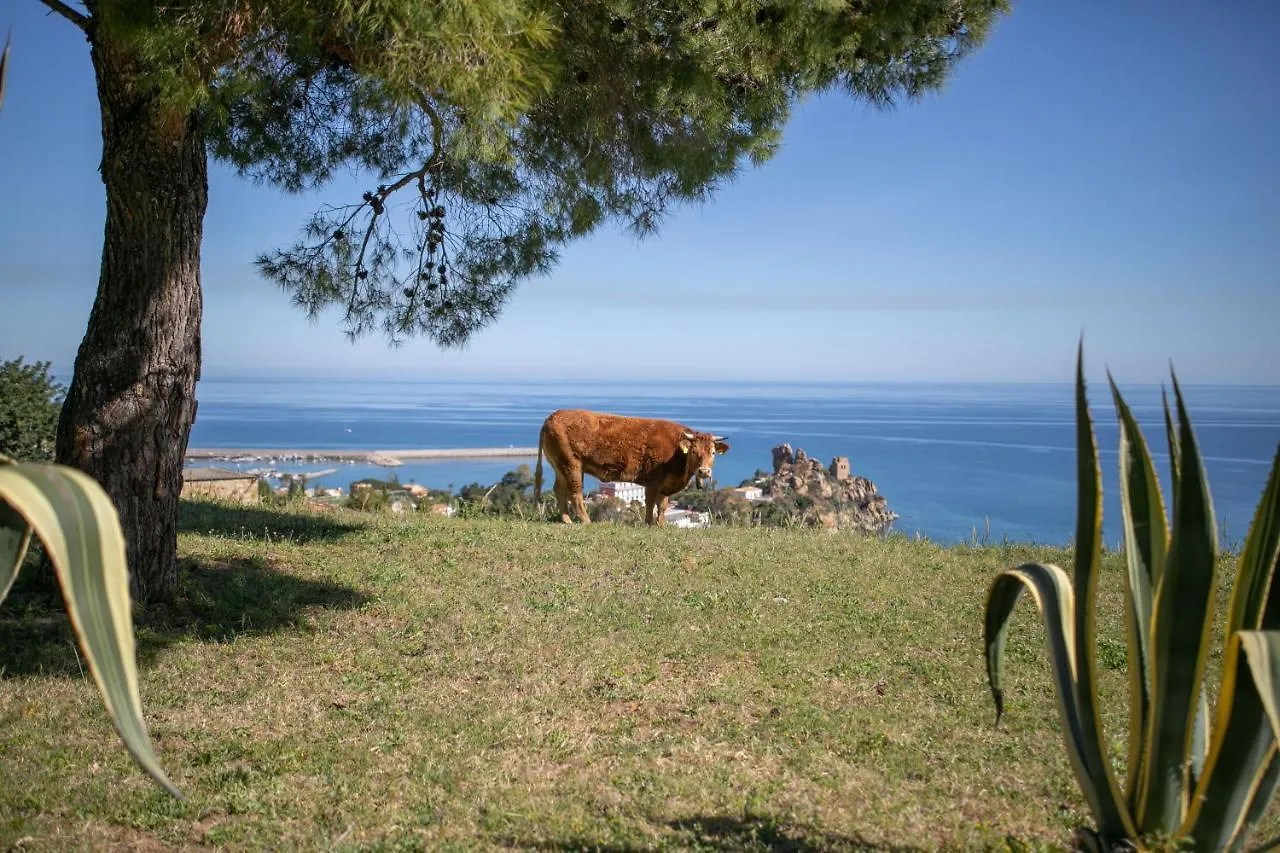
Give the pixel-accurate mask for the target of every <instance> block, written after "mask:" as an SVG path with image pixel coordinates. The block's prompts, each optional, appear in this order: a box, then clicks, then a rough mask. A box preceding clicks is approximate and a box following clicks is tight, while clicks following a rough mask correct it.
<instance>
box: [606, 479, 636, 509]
mask: <svg viewBox="0 0 1280 853" xmlns="http://www.w3.org/2000/svg"><path fill="white" fill-rule="evenodd" d="M600 495H601V497H609V498H617V499H618V500H620V501H622V502H623V503H624V504H629V503H631V502H632V501H640V503H644V486H642V485H640V484H639V483H624V482H620V481H617V480H613V481H610V482H607V483H601V484H600Z"/></svg>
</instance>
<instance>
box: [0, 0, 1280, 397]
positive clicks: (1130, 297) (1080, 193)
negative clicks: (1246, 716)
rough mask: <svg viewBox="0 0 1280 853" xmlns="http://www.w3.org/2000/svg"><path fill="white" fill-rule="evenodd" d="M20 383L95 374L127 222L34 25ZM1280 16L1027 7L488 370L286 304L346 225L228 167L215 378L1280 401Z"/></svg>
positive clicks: (567, 262) (572, 270) (73, 58)
mask: <svg viewBox="0 0 1280 853" xmlns="http://www.w3.org/2000/svg"><path fill="white" fill-rule="evenodd" d="M10 28H11V29H12V33H13V40H14V46H13V52H12V57H11V64H12V67H11V71H10V81H9V87H8V93H7V98H6V102H5V105H4V109H3V112H0V188H2V189H3V198H4V204H3V205H2V206H0V358H11V357H14V356H17V355H25V356H27V357H28V358H29V359H36V358H38V359H48V360H52V361H53V362H54V368H55V370H56V371H57V372H58V373H60V374H65V373H68V372H69V371H70V369H71V365H72V362H73V359H74V357H75V351H76V347H77V346H78V344H79V341H80V337H81V335H82V334H83V331H84V328H85V324H86V322H87V320H88V315H89V310H90V308H91V306H92V303H93V296H94V291H95V288H96V286H97V273H98V262H99V253H100V250H101V240H102V223H103V217H104V204H103V191H102V185H101V182H100V180H99V177H98V173H97V162H98V157H99V153H100V141H101V140H100V136H99V129H98V123H97V122H98V116H97V112H96V101H95V97H94V91H93V76H92V70H91V68H90V66H89V59H88V52H87V48H86V45H85V43H84V41H83V38H81V37H80V34H79V33H78V31H77V30H75V29H74V28H73V27H71V26H70V25H69V24H68V23H67V22H66V21H64V20H62V19H60V18H57V17H52V16H48V15H46V14H45V13H44V7H43V6H41V5H40V4H39V3H38V2H37V0H7V2H5V3H4V4H3V8H2V9H0V29H10ZM1277 30H1280V4H1278V3H1274V2H1271V0H1239V2H1232V3H1224V4H1220V5H1214V6H1209V5H1206V4H1203V3H1190V2H1156V0H1141V2H1130V3H1113V2H1103V0H1090V2H1085V1H1084V0H1076V2H1027V0H1022V2H1019V3H1017V4H1016V6H1015V9H1014V13H1013V14H1012V15H1011V16H1010V17H1008V18H1006V19H1005V20H1004V21H1002V22H1001V24H1000V25H999V26H998V27H997V29H996V31H995V33H994V34H993V36H992V38H991V39H990V41H989V42H988V44H987V45H986V46H985V47H984V48H983V49H982V50H981V51H980V52H979V53H978V54H976V55H974V56H973V57H971V58H970V59H969V60H968V61H967V62H966V63H965V64H964V65H962V66H961V68H960V69H959V70H958V72H957V73H956V75H955V76H954V77H953V79H952V80H951V81H950V83H949V84H948V86H947V87H946V88H945V89H944V90H943V91H941V92H938V93H935V94H932V95H930V96H928V97H926V98H925V99H924V100H922V101H920V102H918V103H912V104H906V105H903V106H900V107H899V108H897V109H895V110H892V111H888V112H881V111H876V110H873V109H871V108H869V107H866V106H863V105H860V104H856V103H853V102H851V101H850V100H848V99H847V98H844V97H841V96H835V95H832V96H827V97H823V98H820V99H815V100H812V101H810V102H807V103H805V104H803V105H801V106H800V107H799V109H797V111H796V114H795V117H794V119H793V121H792V122H791V124H790V125H789V127H788V129H787V133H786V135H785V137H784V141H783V145H782V149H781V152H780V153H779V155H778V156H777V157H776V158H774V159H773V160H772V161H770V162H769V163H768V164H766V165H765V166H764V167H762V168H758V169H749V170H747V171H744V172H743V173H742V174H741V175H740V176H739V177H738V178H737V179H736V180H735V181H734V182H733V183H732V184H731V185H729V186H727V187H725V188H724V189H723V190H722V191H720V192H719V193H718V194H717V195H716V196H715V198H714V199H713V200H712V201H711V202H709V203H707V204H705V205H701V206H697V207H689V208H685V209H682V210H680V211H678V212H677V213H676V214H675V215H673V216H671V217H670V218H669V219H668V220H667V221H666V222H665V223H664V225H663V226H662V228H661V230H660V232H659V233H658V234H657V235H656V236H653V237H650V238H647V239H645V240H637V239H636V238H634V237H632V236H631V235H629V234H628V233H626V232H624V231H621V230H620V229H615V228H606V229H604V230H602V231H600V232H598V233H597V234H595V235H593V236H592V237H590V238H588V239H586V240H583V241H581V242H579V243H576V244H573V245H571V246H569V247H568V248H567V249H566V250H565V251H564V253H563V258H562V262H561V263H560V265H559V266H558V267H557V269H556V270H555V271H554V272H553V273H552V274H551V275H549V276H547V277H545V278H541V279H535V280H531V281H528V282H526V283H525V284H524V285H523V287H522V288H521V289H520V291H519V292H518V293H517V294H516V296H515V297H514V298H513V299H512V301H511V302H510V303H509V304H508V307H507V309H506V311H505V313H504V315H503V317H502V318H501V319H500V320H499V322H498V323H496V324H495V325H494V326H492V327H490V328H489V329H487V330H485V331H484V332H482V333H481V334H480V335H478V336H477V337H476V338H475V339H474V340H473V342H472V343H471V345H470V346H469V347H467V348H466V349H464V350H461V351H452V352H441V351H439V350H438V349H436V348H435V347H433V346H431V345H430V344H428V343H426V342H415V343H411V344H409V345H407V346H405V347H402V348H400V349H396V350H392V349H389V348H388V347H387V346H386V345H385V343H384V342H383V340H382V339H381V338H379V337H377V336H374V337H370V338H369V339H367V340H363V341H361V342H360V343H358V344H356V345H354V346H353V345H351V344H348V343H347V342H346V340H345V339H344V338H343V336H342V334H341V330H340V328H339V324H338V318H337V317H336V316H325V317H322V318H321V319H320V321H319V322H318V323H316V324H310V323H308V321H307V320H306V318H305V316H304V315H303V314H301V313H300V312H298V311H297V310H296V309H294V308H293V307H292V306H291V305H290V303H289V298H288V297H287V295H285V294H284V293H282V292H281V291H279V290H277V289H276V288H275V287H274V286H272V285H270V284H268V283H266V282H264V281H263V280H261V279H259V278H258V277H257V275H256V273H255V272H254V269H253V265H252V261H253V258H254V256H255V255H256V254H257V253H258V252H260V251H263V250H266V249H270V248H272V247H276V246H280V245H285V244H288V243H291V242H292V240H293V239H294V237H295V235H296V233H297V229H298V228H299V227H300V226H301V225H302V223H303V222H304V221H305V219H306V217H307V215H308V213H309V212H310V211H311V210H312V209H314V208H315V207H316V206H317V205H318V204H319V203H321V202H323V201H329V200H333V201H341V200H347V199H351V198H353V197H358V195H359V192H360V190H362V189H364V188H365V187H368V186H372V185H373V184H374V183H376V180H374V179H367V180H365V179H356V178H354V177H351V178H346V177H344V178H343V179H342V180H341V181H339V182H337V183H335V184H333V185H331V186H329V187H327V188H325V189H323V190H321V191H319V192H317V193H314V194H311V195H308V196H301V197H299V196H285V195H283V194H281V193H280V192H278V191H276V190H274V189H271V188H269V187H261V186H255V185H253V184H251V183H249V182H247V181H244V180H241V179H239V178H237V177H235V175H234V174H232V173H231V172H230V171H229V170H228V169H226V168H225V167H222V166H220V165H217V164H215V165H214V166H213V167H212V171H211V175H210V204H209V212H208V217H207V219H206V223H205V242H204V256H203V275H204V284H205V322H204V331H203V334H204V345H205V351H204V365H205V368H204V369H205V375H206V376H226V375H246V374H249V375H259V374H266V375H291V374H302V375H351V374H378V375H395V376H400V377H403V378H415V377H422V378H431V377H462V376H485V377H525V376H528V377H541V378H578V377H590V378H604V379H608V378H647V377H677V376H681V377H691V378H693V377H701V378H735V379H753V378H758V379H785V378H788V377H795V378H806V379H848V380H941V381H949V380H958V381H965V380H993V381H1004V380H1013V381H1037V380H1066V379H1069V378H1070V376H1071V370H1072V366H1073V359H1074V347H1075V343H1076V339H1077V337H1078V335H1079V334H1080V333H1081V331H1082V330H1083V332H1084V334H1085V339H1086V354H1087V358H1088V359H1089V363H1090V366H1091V369H1092V372H1094V373H1097V372H1098V371H1100V370H1101V369H1102V367H1103V365H1104V364H1106V365H1109V366H1110V367H1111V368H1112V370H1113V371H1114V372H1115V373H1116V375H1117V378H1119V379H1121V380H1122V381H1127V382H1148V381H1159V380H1161V379H1162V378H1164V376H1165V375H1166V374H1165V371H1166V368H1167V364H1168V362H1169V360H1170V359H1172V360H1173V362H1174V364H1175V366H1176V367H1177V369H1178V372H1179V376H1180V377H1181V378H1183V379H1184V380H1186V381H1189V382H1240V383H1263V384H1280V334H1277V333H1276V322H1277V318H1280V159H1277V157H1276V152H1277V151H1280V51H1278V50H1276V48H1275V43H1274V34H1275V32H1277Z"/></svg>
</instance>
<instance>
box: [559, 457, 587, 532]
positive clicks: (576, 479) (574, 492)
mask: <svg viewBox="0 0 1280 853" xmlns="http://www.w3.org/2000/svg"><path fill="white" fill-rule="evenodd" d="M564 481H565V491H567V492H568V493H569V501H570V502H571V503H572V504H573V508H574V510H576V511H577V513H578V520H579V521H581V522H582V523H583V524H590V523H591V516H589V515H587V502H586V501H584V500H583V499H582V466H581V465H565V469H564ZM564 520H565V521H568V520H569V514H568V512H566V513H565V518H564Z"/></svg>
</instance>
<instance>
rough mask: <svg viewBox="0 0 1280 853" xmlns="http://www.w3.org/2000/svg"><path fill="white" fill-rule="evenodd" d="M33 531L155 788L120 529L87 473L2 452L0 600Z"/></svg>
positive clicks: (123, 732) (119, 724)
mask: <svg viewBox="0 0 1280 853" xmlns="http://www.w3.org/2000/svg"><path fill="white" fill-rule="evenodd" d="M33 535H35V536H37V537H38V538H39V539H40V542H41V543H42V544H43V545H44V549H45V553H46V554H47V555H48V558H49V562H50V563H51V564H52V566H53V570H54V573H55V574H56V575H57V577H58V583H59V585H60V587H61V589H62V595H63V598H64V599H65V601H66V604H67V613H68V615H69V616H70V617H71V625H72V627H73V628H74V629H75V633H76V637H77V638H78V639H79V641H80V648H81V649H82V650H83V652H84V656H85V661H86V662H87V663H88V664H89V671H90V672H91V673H92V674H93V679H94V682H95V683H96V684H97V686H98V691H99V693H101V694H102V699H103V702H104V703H105V704H106V707H107V713H108V714H109V715H110V717H111V722H112V723H114V724H115V727H116V731H117V732H119V734H120V737H121V739H122V740H123V741H124V744H125V746H126V747H127V748H128V750H129V753H130V754H131V755H132V756H133V758H134V760H136V761H137V762H138V764H139V765H140V766H141V767H142V769H143V770H145V771H146V772H147V774H148V775H150V776H151V778H152V779H154V780H155V781H156V782H157V783H158V784H159V785H160V786H161V787H163V788H164V789H165V790H166V791H168V792H169V793H171V794H173V795H174V796H175V797H181V796H182V795H181V793H179V791H178V789H177V788H176V787H174V785H173V783H172V782H170V781H169V779H168V777H167V776H165V773H164V770H162V769H161V767H160V762H159V760H158V759H157V758H156V755H155V751H154V749H153V748H152V745H151V739H150V737H149V736H148V734H147V726H146V723H145V722H143V720H142V700H141V699H140V698H139V695H138V671H137V664H136V662H135V658H134V640H133V617H132V612H131V610H130V602H129V572H128V567H127V565H126V563H125V552H124V534H123V533H122V532H121V530H120V521H119V518H118V517H117V515H116V510H115V507H114V506H113V505H112V503H111V499H110V498H109V497H107V494H106V492H104V491H103V490H102V487H101V486H99V485H98V484H97V483H96V482H95V481H94V480H93V479H91V478H90V477H88V476H87V475H85V474H83V473H82V472H80V471H77V470H75V469H74V468H67V467H63V466H61V465H44V464H34V463H27V464H15V463H13V462H12V460H10V459H9V458H8V457H6V456H3V455H0V602H3V601H4V599H5V597H6V596H7V595H8V593H9V589H10V588H11V587H12V586H13V582H14V580H15V579H16V578H17V576H18V571H19V570H20V569H21V568H22V563H23V558H24V557H25V556H26V552H27V547H28V545H30V543H31V538H32V536H33Z"/></svg>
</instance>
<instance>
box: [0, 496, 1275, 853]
mask: <svg viewBox="0 0 1280 853" xmlns="http://www.w3.org/2000/svg"><path fill="white" fill-rule="evenodd" d="M182 527H183V533H182V538H181V543H180V546H181V551H182V554H183V556H184V561H185V573H184V580H183V584H184V595H183V600H182V601H181V602H180V603H179V605H178V606H176V607H174V608H171V609H168V610H166V611H163V612H160V611H151V612H146V613H142V614H140V624H139V629H138V634H139V655H140V660H141V667H142V692H143V702H144V707H145V710H146V716H147V720H148V722H149V724H150V726H151V730H152V734H153V735H154V737H155V739H156V741H157V746H158V749H159V752H160V757H161V761H162V762H163V764H164V766H165V768H166V769H167V770H168V771H169V773H170V775H171V776H172V778H173V779H174V781H175V782H176V783H177V784H178V785H179V787H181V788H182V789H183V791H184V792H185V793H186V794H187V797H188V799H187V800H186V801H185V802H179V801H175V800H172V799H170V798H168V797H166V796H165V795H164V794H163V793H162V792H161V791H159V790H158V789H157V788H155V787H154V786H153V785H152V784H151V783H150V782H149V781H148V780H147V779H146V778H145V777H144V776H143V775H142V774H141V773H140V772H139V771H138V770H137V769H136V768H134V767H133V766H132V764H131V763H130V760H129V758H128V757H127V755H126V753H125V751H124V749H123V748H122V747H121V746H120V744H119V742H118V740H117V739H116V737H115V736H114V733H113V732H112V730H111V728H110V723H109V721H108V720H107V718H106V716H105V714H104V713H103V711H102V708H101V702H100V701H99V700H98V698H97V695H96V693H95V692H94V688H93V685H92V684H91V683H90V682H89V681H88V680H86V678H85V677H84V676H83V675H82V673H81V670H80V667H79V663H78V659H77V655H76V653H75V650H74V647H73V645H72V641H71V634H70V631H69V629H68V627H67V625H66V623H65V620H64V619H63V618H61V617H60V615H59V614H57V613H56V612H55V611H54V610H52V609H51V607H50V605H48V604H46V603H44V601H45V600H44V599H42V598H41V596H40V595H39V594H38V590H37V589H35V588H34V587H32V585H31V584H30V582H28V584H27V585H26V586H25V587H23V588H20V589H18V590H16V591H15V593H14V595H13V600H12V601H10V602H6V604H5V606H4V608H3V609H0V671H2V672H3V676H2V677H0V850H6V849H9V848H11V847H13V848H16V849H20V850H58V851H61V850H75V849H92V850H102V849H141V850H152V849H162V848H167V847H185V848H222V849H234V850H258V849H267V848H271V849H301V850H351V851H354V850H417V849H423V848H429V849H476V848H481V849H492V848H517V849H533V850H573V849H582V848H594V849H603V850H612V851H624V850H663V849H673V850H674V849H697V850H791V851H808V850H827V849H831V850H852V849H868V848H871V849H918V848H923V849H938V848H949V849H958V848H964V849H972V848H984V847H985V848H995V849H1025V848H1040V847H1058V846H1063V845H1066V844H1069V843H1070V839H1071V830H1072V827H1073V826H1075V825H1078V824H1080V823H1084V822H1087V821H1088V815H1087V813H1086V811H1085V808H1084V804H1083V802H1082V800H1081V798H1080V795H1079V793H1078V792H1077V790H1076V786H1075V782H1074V778H1073V776H1072V775H1071V771H1070V768H1069V767H1068V764H1067V759H1066V756H1065V752H1064V750H1063V747H1062V744H1061V741H1060V736H1059V725H1058V718H1057V711H1056V706H1055V704H1054V699H1053V695H1052V692H1051V687H1050V683H1049V679H1048V675H1047V666H1046V664H1045V652H1044V646H1043V639H1042V638H1043V632H1042V631H1041V629H1040V626H1039V620H1038V618H1037V617H1036V616H1035V613H1034V608H1033V607H1032V606H1031V604H1030V602H1029V601H1028V602H1026V603H1025V604H1024V609H1023V611H1022V612H1021V614H1020V615H1019V616H1018V617H1017V621H1018V624H1017V625H1016V626H1015V628H1014V631H1013V635H1012V637H1011V641H1010V647H1009V661H1008V663H1009V670H1008V673H1007V679H1008V685H1009V692H1008V712H1007V714H1006V718H1005V722H1004V723H1002V724H1001V726H1000V727H999V728H996V727H995V726H994V725H993V718H994V711H993V708H992V704H991V699H990V696H989V694H988V692H987V687H986V682H985V674H984V671H983V664H982V651H981V632H982V608H983V600H984V595H985V591H986V587H987V585H988V583H989V582H990V580H991V577H992V576H993V574H994V573H995V572H996V571H997V570H998V569H1000V568H1004V567H1007V566H1010V565H1013V564H1016V563H1019V562H1023V561H1026V560H1029V559H1038V560H1049V561H1054V562H1058V563H1059V564H1062V565H1067V564H1068V563H1069V554H1068V553H1066V552H1063V551H1054V550H1050V549H1042V548H1034V547H1028V546H1001V547H986V548H980V547H954V548H943V547H940V546H937V545H934V544H931V543H928V542H915V541H909V540H906V539H902V538H891V539H888V540H878V539H863V538H856V537H852V536H845V535H832V534H828V533H824V532H819V531H810V530H785V531H783V530H768V529H727V528H720V529H717V528H712V529H710V530H697V531H686V530H675V529H654V528H633V527H621V526H614V525H603V524H601V525H592V526H590V527H583V526H572V527H566V526H561V525H554V524H547V523H532V522H529V523H522V522H510V521H501V520H463V519H456V518H455V519H444V518H439V517H435V516H431V517H427V518H420V519H395V518H377V517H372V518H371V517H369V516H367V515H356V514H347V513H334V514H323V515H307V514H305V513H291V512H289V511H269V510H257V509H252V510H249V509H245V510H237V509H229V508H225V507H221V508H220V507H216V506H213V505H209V504H186V505H184V506H183V523H182ZM28 574H29V575H34V573H28ZM1122 582H1123V580H1122V563H1121V561H1120V559H1119V558H1118V557H1116V556H1114V555H1111V556H1108V557H1107V559H1106V566H1105V571H1104V578H1103V590H1102V596H1103V601H1102V614H1103V625H1104V626H1105V632H1106V633H1105V635H1104V637H1103V638H1102V640H1101V642H1100V647H1099V661H1100V667H1101V668H1102V677H1103V679H1104V683H1103V695H1104V697H1105V707H1106V708H1107V709H1108V713H1109V715H1110V716H1109V717H1108V718H1107V719H1106V724H1107V731H1108V734H1109V735H1110V738H1111V747H1112V751H1113V753H1115V754H1116V756H1117V760H1119V756H1120V755H1121V754H1122V744H1123V741H1122V739H1121V738H1122V737H1123V734H1124V727H1125V724H1126V722H1127V717H1126V715H1127V711H1126V705H1125V697H1126V689H1127V688H1126V683H1125V680H1124V679H1125V676H1124V665H1125V662H1124V661H1125V652H1124V644H1123V634H1122V630H1121V628H1122V616H1121V614H1122V609H1121V604H1122ZM1276 825H1277V822H1276V821H1275V819H1274V817H1271V818H1269V819H1268V821H1267V826H1266V827H1264V835H1270V834H1272V831H1273V830H1274V828H1275V827H1276Z"/></svg>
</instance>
